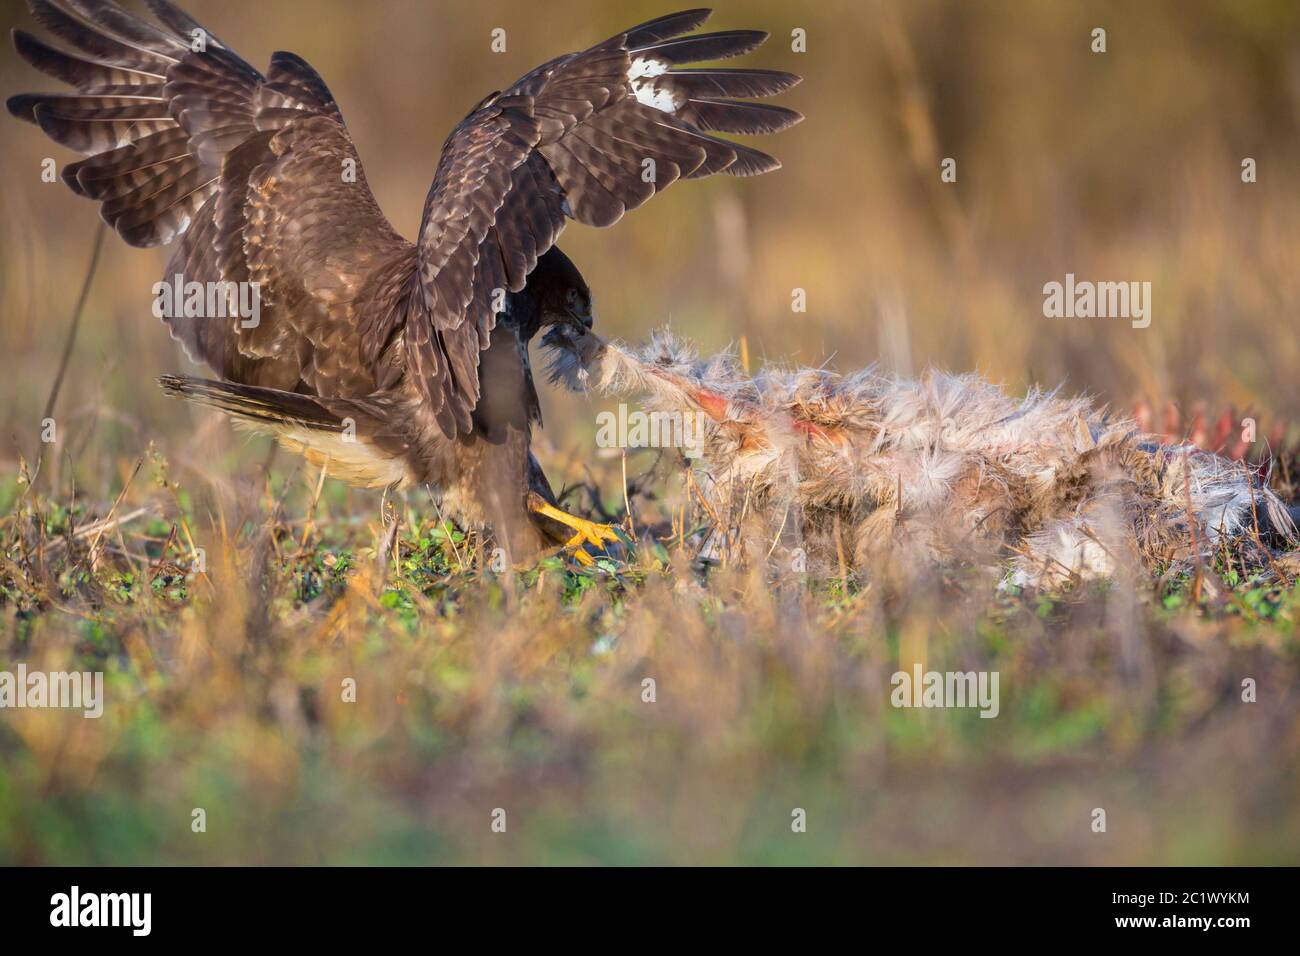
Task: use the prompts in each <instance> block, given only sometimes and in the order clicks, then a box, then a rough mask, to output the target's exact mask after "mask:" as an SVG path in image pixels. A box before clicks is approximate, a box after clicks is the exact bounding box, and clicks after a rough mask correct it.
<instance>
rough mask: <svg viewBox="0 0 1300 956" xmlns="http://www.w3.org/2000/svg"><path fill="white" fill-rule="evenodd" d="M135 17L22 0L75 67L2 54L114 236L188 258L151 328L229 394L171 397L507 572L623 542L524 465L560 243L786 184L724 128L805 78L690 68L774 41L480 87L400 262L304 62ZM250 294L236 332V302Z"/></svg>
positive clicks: (606, 54)
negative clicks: (725, 185) (550, 549)
mask: <svg viewBox="0 0 1300 956" xmlns="http://www.w3.org/2000/svg"><path fill="white" fill-rule="evenodd" d="M146 2H147V3H148V7H149V9H150V11H151V12H152V14H153V21H149V20H146V19H143V18H140V17H137V16H135V15H133V14H131V13H129V12H127V11H126V10H124V9H123V8H121V7H119V6H118V5H117V4H115V3H112V2H110V0H29V7H30V9H31V12H32V15H33V17H35V19H36V20H37V21H38V22H39V23H40V24H41V25H42V26H44V27H45V28H46V29H47V30H49V31H50V33H52V34H53V35H54V36H55V37H56V38H57V39H58V40H59V41H61V42H62V43H63V44H65V45H67V46H68V47H70V48H75V50H76V51H79V52H72V51H71V50H70V49H69V50H65V49H60V48H59V47H56V46H53V45H50V44H48V43H46V42H45V41H43V40H40V39H38V38H36V37H35V36H33V35H31V34H29V33H27V32H24V31H22V30H15V31H14V34H13V39H14V45H15V47H16V48H17V50H18V52H19V54H20V55H21V56H22V57H23V58H24V59H25V60H27V62H28V63H30V64H32V65H33V66H34V67H36V68H37V69H38V70H40V71H41V72H43V73H45V74H47V75H49V76H52V77H54V78H56V79H59V80H62V81H63V82H65V83H67V84H69V85H70V86H72V87H74V88H75V92H71V93H34V94H24V95H20V96H15V97H12V98H11V99H9V101H8V108H9V111H10V112H11V113H12V114H13V115H14V116H17V117H19V118H21V119H25V120H28V121H29V122H32V123H35V124H37V125H39V126H40V127H41V129H42V130H44V131H45V133H46V135H48V136H49V137H50V138H51V139H53V140H55V141H57V142H58V143H60V144H62V145H64V146H67V147H69V148H71V149H73V150H76V151H77V152H80V153H82V154H85V155H86V156H87V158H86V159H83V160H81V161H79V162H75V163H72V164H71V165H69V166H67V167H65V168H64V170H63V179H64V181H65V182H66V183H67V185H68V186H69V187H71V188H72V190H73V191H74V192H76V193H77V194H78V195H81V196H85V197H87V198H89V199H93V200H95V201H97V202H99V203H100V204H101V215H102V216H103V218H104V220H105V221H106V222H107V223H108V224H109V225H110V226H112V227H113V229H114V230H116V232H117V233H118V234H119V235H120V236H121V237H122V238H123V239H125V240H126V241H127V242H128V243H130V244H131V245H133V246H157V245H165V244H168V243H173V242H174V243H175V252H174V253H173V255H172V257H171V259H170V262H169V264H168V266H167V270H166V273H165V274H164V281H163V283H160V284H159V286H156V287H155V292H156V293H158V294H160V295H161V293H162V292H165V291H167V290H169V289H171V288H172V287H174V288H175V289H176V291H177V293H178V294H177V295H176V296H174V297H173V296H170V295H168V296H165V297H163V298H165V299H167V300H168V305H167V307H166V308H163V309H159V308H158V303H157V302H156V303H155V311H156V312H160V313H161V315H162V318H163V319H164V321H165V322H166V324H167V325H168V327H169V329H170V331H171V334H172V336H173V337H174V338H176V339H177V340H179V341H180V342H181V343H182V345H183V346H184V348H185V349H186V351H187V353H188V354H189V356H190V357H191V358H192V359H193V360H195V361H196V362H199V363H202V364H206V365H207V366H208V367H209V368H211V369H212V370H213V372H214V373H216V375H217V376H218V378H216V379H213V380H206V379H198V378H192V377H186V376H170V375H169V376H164V377H163V378H162V379H161V384H162V386H163V388H164V389H165V390H166V391H167V392H168V393H169V394H172V395H176V396H181V397H184V398H187V399H190V400H192V401H196V402H198V403H201V404H204V405H208V406H212V407H215V408H218V409H221V410H222V411H224V412H226V413H228V414H229V415H231V416H232V417H233V418H234V419H235V421H236V423H237V424H242V425H244V426H246V427H251V428H253V429H255V430H258V431H262V432H265V433H268V434H271V435H273V436H274V437H275V438H276V439H277V440H278V441H279V442H280V443H281V444H283V445H285V446H287V447H289V448H291V449H293V450H294V451H296V452H299V453H301V454H303V455H304V456H306V457H307V458H308V459H309V460H310V461H312V462H314V463H317V464H319V465H321V467H323V468H326V469H327V471H328V473H329V474H331V475H333V476H334V477H337V478H341V479H344V480H346V481H348V482H351V483H353V484H357V485H361V486H366V487H389V486H395V487H398V488H403V487H413V486H419V485H425V486H428V487H429V488H430V489H431V490H433V491H434V493H436V494H438V495H440V496H441V499H442V502H443V504H444V506H445V508H446V510H447V512H448V513H449V514H450V516H452V517H454V518H456V519H457V520H459V521H460V522H461V523H462V524H464V525H467V526H474V527H490V528H492V529H493V531H494V532H495V533H496V534H497V537H498V539H499V540H500V541H502V542H503V543H504V544H505V545H506V547H507V548H508V549H509V550H510V551H511V553H512V554H513V555H514V556H516V557H519V556H525V555H527V554H531V553H535V551H536V550H538V549H540V548H542V547H545V546H547V545H548V544H550V543H552V542H553V541H563V542H564V543H565V544H567V545H568V546H569V547H571V548H572V549H573V550H574V554H575V557H577V558H579V559H580V560H582V561H583V562H584V563H589V562H590V561H591V557H590V555H589V554H587V552H586V551H585V550H583V545H584V543H585V544H592V545H595V546H596V547H600V546H601V545H602V542H603V541H609V540H614V535H613V532H612V529H610V528H609V527H608V526H604V525H597V524H594V523H592V522H589V521H586V520H584V519H581V518H578V517H576V516H574V515H570V514H567V513H565V512H563V511H561V510H560V509H559V508H558V507H557V506H556V502H555V498H554V496H553V495H552V493H551V489H550V487H549V485H548V483H547V481H546V478H545V475H544V474H543V473H542V470H541V468H540V466H539V465H538V463H537V461H536V459H535V458H534V457H533V455H532V453H531V451H530V438H531V430H532V426H533V425H534V424H535V423H538V422H539V420H540V415H539V411H538V400H537V393H536V391H535V388H534V385H533V378H532V374H531V371H530V368H529V360H528V343H529V341H530V339H531V338H532V337H533V336H534V335H535V334H536V333H537V332H538V331H539V330H541V329H542V328H544V327H549V328H551V329H555V328H558V327H561V326H569V327H572V328H573V329H574V330H575V331H577V330H579V329H580V328H582V329H589V328H590V327H591V324H592V310H591V293H590V291H589V289H588V288H587V284H586V283H585V282H584V281H583V279H582V276H581V274H580V273H579V271H578V270H577V268H576V267H575V266H574V264H573V263H572V262H571V261H570V260H569V259H568V258H567V257H566V256H565V255H564V254H563V253H562V252H561V251H560V250H559V249H558V248H557V247H556V245H555V242H556V239H557V238H558V237H559V235H560V232H561V231H562V230H563V229H564V226H565V225H566V223H567V222H568V220H570V219H572V220H576V221H578V222H580V223H584V224H586V225H591V226H601V227H603V226H609V225H612V224H613V223H615V222H617V221H618V220H619V219H620V218H621V217H622V215H623V213H624V212H626V211H627V210H629V209H635V208H636V207H638V206H640V205H641V204H642V203H644V202H645V201H646V200H648V199H650V198H651V197H652V196H654V195H655V194H656V193H657V192H659V191H661V190H662V189H664V188H666V187H667V186H669V185H671V184H672V183H674V182H676V181H677V180H678V179H696V178H700V177H704V176H709V175H712V174H714V173H727V174H730V175H737V176H752V175H757V174H760V173H765V172H769V171H771V170H774V169H776V168H778V167H779V165H780V164H779V163H778V162H777V161H776V160H775V159H773V158H772V157H771V156H768V155H766V154H764V153H761V152H759V151H757V150H755V149H752V148H750V147H748V146H745V145H742V144H740V143H736V142H732V141H730V140H727V139H723V138H720V137H718V136H716V135H714V134H716V133H738V134H757V133H770V132H775V131H777V130H781V129H784V128H786V127H788V126H791V125H793V124H794V123H796V122H798V121H799V120H800V119H802V117H801V116H800V115H799V114H798V113H796V112H795V111H793V110H790V109H785V108H782V107H778V106H772V105H768V104H763V103H755V102H750V101H749V100H751V99H753V98H757V97H766V96H770V95H773V94H776V93H780V92H782V91H784V90H786V89H788V88H790V87H791V86H793V85H794V84H795V83H797V82H798V81H799V77H797V76H795V75H794V74H791V73H783V72H778V71H774V70H757V69H722V68H718V67H708V68H691V67H687V66H684V65H683V64H690V63H698V62H702V61H713V60H723V59H727V58H730V57H734V56H739V55H741V54H744V53H748V52H749V51H751V50H753V49H754V48H755V47H757V46H758V45H759V44H761V43H762V42H763V41H764V40H765V39H766V38H767V34H765V33H763V32H760V31H753V30H729V31H725V32H719V33H709V34H696V35H687V34H690V33H691V31H693V30H695V29H696V28H697V27H699V26H700V25H701V24H702V23H703V22H704V21H705V20H706V19H707V18H708V16H709V14H710V11H709V10H703V9H700V10H688V11H684V12H682V13H674V14H670V15H668V16H664V17H660V18H658V19H656V20H651V21H650V22H648V23H643V24H641V25H640V26H636V27H632V28H631V29H629V30H626V31H624V32H622V33H619V34H618V35H616V36H614V37H611V38H610V39H608V40H606V41H604V42H603V43H598V44H597V45H595V46H593V47H591V48H589V49H587V50H584V51H582V52H580V53H571V54H568V55H565V56H560V57H557V58H555V59H553V60H551V61H549V62H547V63H544V64H543V65H541V66H539V67H538V68H537V69H535V70H533V71H531V72H530V73H528V74H526V75H525V76H523V77H522V78H521V79H519V80H518V81H517V82H515V83H514V84H513V85H512V86H510V87H508V88H507V89H506V90H505V91H503V92H497V93H493V94H492V95H490V96H488V97H487V98H485V99H483V100H482V101H481V102H480V103H479V104H478V105H477V106H476V107H475V108H474V109H473V110H472V111H471V112H470V113H469V115H468V116H466V117H465V119H464V120H462V121H461V123H460V124H459V125H458V126H457V127H456V128H455V129H454V130H452V132H451V135H450V136H449V137H448V138H447V141H446V143H445V144H444V146H443V150H442V155H441V157H440V159H439V162H438V167H437V171H436V173H435V175H434V180H433V185H432V187H431V188H430V190H429V193H428V197H427V199H426V200H425V204H424V211H423V216H422V220H421V224H420V231H419V236H418V237H417V240H416V242H414V243H412V242H409V241H408V240H406V239H405V238H403V237H402V236H400V235H398V234H397V232H396V231H395V230H394V229H393V227H392V226H391V225H390V224H389V223H388V221H387V219H385V217H384V215H383V213H382V212H381V211H380V209H379V206H378V205H377V204H376V202H375V199H374V197H373V196H372V194H371V192H370V189H369V187H368V186H367V184H366V177H365V173H364V171H363V170H362V168H361V164H360V161H359V159H358V157H357V151H356V148H355V146H354V145H353V142H352V139H351V137H350V136H349V135H348V131H347V127H346V126H345V125H344V122H343V117H342V114H341V113H340V112H339V107H338V105H337V104H336V103H335V101H334V98H333V96H332V95H331V94H330V91H329V89H328V88H327V87H326V85H325V83H324V81H323V80H322V79H321V78H320V76H318V75H317V73H316V71H315V70H313V69H312V68H311V67H310V66H309V65H308V64H307V62H306V61H305V60H303V59H302V58H300V57H298V56H295V55H294V54H292V53H283V52H280V53H276V54H274V55H273V56H272V57H271V63H270V67H269V68H268V70H267V72H266V73H265V74H262V73H260V72H258V71H257V70H256V69H254V68H253V67H252V66H250V65H249V64H248V63H246V62H244V60H242V59H241V58H240V57H239V56H238V55H237V54H236V53H235V52H234V51H233V50H232V49H231V48H230V47H229V46H227V45H226V44H225V43H223V42H222V41H221V40H219V39H218V38H217V37H216V36H214V35H213V34H212V33H211V32H209V31H208V30H206V29H205V28H203V27H202V26H200V25H199V24H198V23H197V22H196V21H195V20H193V19H192V18H191V17H190V16H189V15H188V14H186V13H185V12H183V11H182V10H180V9H179V8H177V7H176V6H174V5H173V4H171V3H169V2H168V0H146ZM737 97H740V98H743V99H736V98H737ZM194 289H197V290H198V294H197V295H191V294H190V292H189V291H188V290H194ZM214 289H215V290H217V291H216V293H215V294H213V292H212V290H214ZM204 290H207V294H206V295H205V293H204ZM249 290H251V291H252V293H253V294H252V295H248V292H249ZM182 292H183V293H184V294H181V293H182ZM249 300H251V302H253V303H254V304H255V306H256V307H255V308H254V309H253V310H252V311H251V312H250V311H249V310H247V309H245V310H242V311H241V310H240V309H239V308H238V307H237V306H238V304H239V303H241V302H244V303H247V301H249ZM227 306H233V307H232V308H228V307H227Z"/></svg>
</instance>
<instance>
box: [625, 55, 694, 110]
mask: <svg viewBox="0 0 1300 956" xmlns="http://www.w3.org/2000/svg"><path fill="white" fill-rule="evenodd" d="M668 67H669V64H668V63H665V62H664V61H663V60H656V59H653V58H651V57H645V56H639V57H637V58H636V59H635V60H633V61H632V67H631V68H630V69H629V70H628V71H627V81H628V83H629V84H630V85H631V87H632V94H633V95H634V96H635V97H636V99H637V102H638V103H641V104H642V105H644V106H648V107H650V108H651V109H655V110H658V111H659V112H661V113H676V112H677V110H678V109H679V108H680V107H681V105H682V104H681V101H680V100H679V99H678V98H677V97H676V96H674V95H673V92H672V90H671V89H669V88H667V86H666V85H665V86H660V85H659V84H657V83H656V82H655V78H656V77H660V76H663V75H664V74H665V73H667V72H668Z"/></svg>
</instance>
